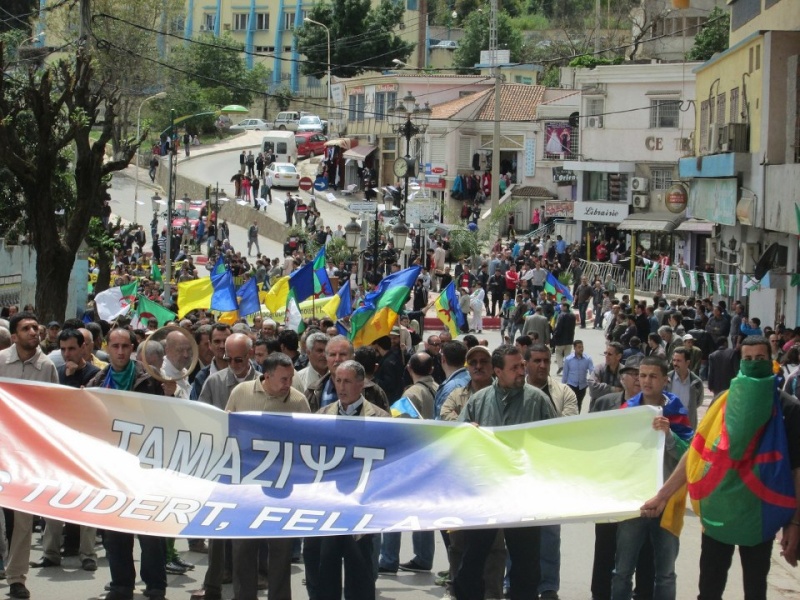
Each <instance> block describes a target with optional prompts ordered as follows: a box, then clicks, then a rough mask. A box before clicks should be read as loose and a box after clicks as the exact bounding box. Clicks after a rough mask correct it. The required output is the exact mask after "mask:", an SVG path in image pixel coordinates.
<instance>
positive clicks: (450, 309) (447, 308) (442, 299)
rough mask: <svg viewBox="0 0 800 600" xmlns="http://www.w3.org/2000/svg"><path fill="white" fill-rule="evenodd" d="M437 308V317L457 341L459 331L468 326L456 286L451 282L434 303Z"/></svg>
mask: <svg viewBox="0 0 800 600" xmlns="http://www.w3.org/2000/svg"><path fill="white" fill-rule="evenodd" d="M434 306H435V307H436V316H437V317H438V318H439V320H440V321H441V322H442V323H444V326H445V327H446V328H447V329H448V330H449V331H450V335H451V336H453V338H454V339H455V338H456V337H457V336H458V334H459V330H460V329H461V328H463V327H464V325H466V321H467V319H466V317H465V316H464V313H463V312H461V307H460V306H459V305H458V298H457V297H456V284H455V282H454V281H451V282H450V283H449V284H448V286H447V287H446V288H444V290H442V293H441V294H439V297H438V298H437V299H436V302H435V303H434Z"/></svg>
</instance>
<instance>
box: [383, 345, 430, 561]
mask: <svg viewBox="0 0 800 600" xmlns="http://www.w3.org/2000/svg"><path fill="white" fill-rule="evenodd" d="M407 370H408V373H409V374H410V375H411V381H412V382H413V383H412V385H410V386H409V387H408V388H406V390H405V392H403V395H404V396H405V397H406V398H408V399H409V400H410V401H411V403H412V404H413V405H414V407H415V408H416V409H417V411H418V412H419V414H420V415H421V416H422V418H423V419H433V402H434V397H435V396H436V391H437V390H438V389H439V386H438V385H436V382H435V381H434V380H433V377H432V376H431V373H432V372H433V361H432V359H431V357H430V356H429V355H428V354H427V353H425V352H417V353H416V354H414V355H412V356H411V358H410V359H409V361H408V367H407ZM400 537H401V535H400V532H389V533H384V534H383V536H382V540H381V556H380V561H379V563H378V564H379V572H382V573H396V572H397V569H398V568H399V569H400V570H401V571H412V572H416V573H427V572H428V571H430V570H431V567H433V553H434V546H435V537H434V532H433V531H415V532H413V533H412V535H411V539H412V541H413V543H414V558H412V559H411V560H410V561H408V562H405V563H402V564H401V563H400Z"/></svg>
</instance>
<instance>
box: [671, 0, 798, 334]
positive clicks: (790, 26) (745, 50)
mask: <svg viewBox="0 0 800 600" xmlns="http://www.w3.org/2000/svg"><path fill="white" fill-rule="evenodd" d="M798 7H800V2H797V0H766V1H765V2H762V0H735V1H734V2H732V3H731V40H732V45H731V47H730V48H729V49H728V50H726V51H724V52H721V53H719V54H717V55H715V56H714V57H712V58H711V59H710V60H708V61H707V62H705V63H704V64H703V65H701V66H700V67H697V68H696V69H695V73H696V75H697V86H696V89H697V99H696V106H695V110H696V111H697V119H696V127H695V131H694V150H695V152H694V154H695V156H693V157H690V158H684V159H681V161H680V176H681V179H683V180H689V182H690V190H689V201H688V207H687V216H689V217H693V218H695V219H701V220H705V221H711V222H713V223H716V224H717V225H718V227H717V228H716V229H717V230H718V232H719V233H718V235H717V236H716V238H714V239H711V240H709V245H708V249H707V255H708V257H709V262H711V264H712V265H713V266H714V268H715V271H716V272H717V273H722V274H725V275H736V276H737V285H736V287H735V289H733V290H729V291H728V292H727V294H726V296H727V299H728V300H738V299H740V298H747V297H748V295H749V303H750V306H751V310H750V314H751V316H758V317H760V318H761V321H762V323H763V324H765V325H775V324H777V323H780V322H784V323H785V324H786V325H787V326H789V327H794V326H797V325H798V324H800V311H798V305H799V304H800V302H799V300H800V288H798V287H792V286H791V285H790V284H789V281H790V274H791V273H794V272H797V271H798V243H797V238H796V237H794V236H790V235H787V234H796V233H798V231H797V224H796V220H795V219H794V210H795V209H794V207H795V202H797V198H798V193H800V150H798V148H800V66H799V65H800V15H798V10H797V9H798ZM775 9H777V12H775V13H773V12H771V11H772V10H775ZM745 10H747V11H750V12H749V13H747V14H748V15H751V18H750V19H749V20H746V19H744V16H743V15H744V14H745V13H744V11H745ZM759 12H760V13H761V16H758V15H759ZM776 14H781V15H783V16H784V17H785V18H786V19H787V20H785V21H783V22H782V23H780V25H781V27H780V30H762V29H760V27H761V25H760V24H761V23H770V24H772V23H773V17H774V15H776ZM790 17H791V18H793V19H794V21H790V20H788V19H789V18H790ZM745 30H747V31H750V33H749V34H748V35H745V36H742V35H740V34H741V33H742V32H743V31H745ZM772 244H777V246H778V248H777V251H776V254H775V257H774V259H773V260H772V262H771V263H770V265H768V266H769V268H770V277H769V278H766V279H765V280H764V283H763V284H762V285H761V286H760V288H759V289H757V290H754V291H748V289H747V288H745V287H744V286H743V284H744V282H746V281H749V280H750V279H751V278H752V276H753V273H754V271H755V265H756V264H757V261H758V260H759V259H760V258H761V257H762V256H763V255H764V253H765V251H766V250H767V248H769V247H770V246H771V245H772Z"/></svg>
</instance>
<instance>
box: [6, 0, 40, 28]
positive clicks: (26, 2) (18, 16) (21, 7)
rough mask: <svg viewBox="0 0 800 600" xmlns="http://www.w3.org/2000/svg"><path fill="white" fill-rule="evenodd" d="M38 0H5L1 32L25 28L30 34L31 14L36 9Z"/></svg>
mask: <svg viewBox="0 0 800 600" xmlns="http://www.w3.org/2000/svg"><path fill="white" fill-rule="evenodd" d="M38 4H39V3H38V2H37V0H3V10H2V11H0V13H2V17H0V32H2V31H12V30H15V29H16V30H23V31H25V32H28V35H30V30H31V28H30V26H29V25H26V23H29V22H30V14H31V13H33V12H35V11H36V7H37V6H38Z"/></svg>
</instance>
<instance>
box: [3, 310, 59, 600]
mask: <svg viewBox="0 0 800 600" xmlns="http://www.w3.org/2000/svg"><path fill="white" fill-rule="evenodd" d="M9 331H10V332H11V340H12V342H13V344H12V345H11V346H10V347H8V348H6V349H5V350H0V377H8V378H10V379H23V380H26V381H40V382H45V383H58V373H57V372H56V368H55V367H54V366H53V363H52V362H50V359H48V358H47V357H46V356H45V354H44V352H42V349H41V347H40V346H39V319H38V318H37V316H36V315H35V314H34V313H32V312H27V311H22V312H18V313H15V314H14V315H13V316H12V317H11V318H10V319H9ZM32 531H33V515H30V514H28V513H23V512H17V511H14V532H13V533H12V535H11V539H10V540H9V541H10V545H9V552H8V554H9V556H8V562H7V564H6V577H7V578H8V583H9V586H10V589H9V594H10V596H11V597H12V598H15V599H19V600H25V599H26V598H30V597H31V594H30V592H29V591H28V588H27V587H25V580H26V579H27V575H28V563H29V562H30V556H31V537H32V536H31V532H32Z"/></svg>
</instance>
